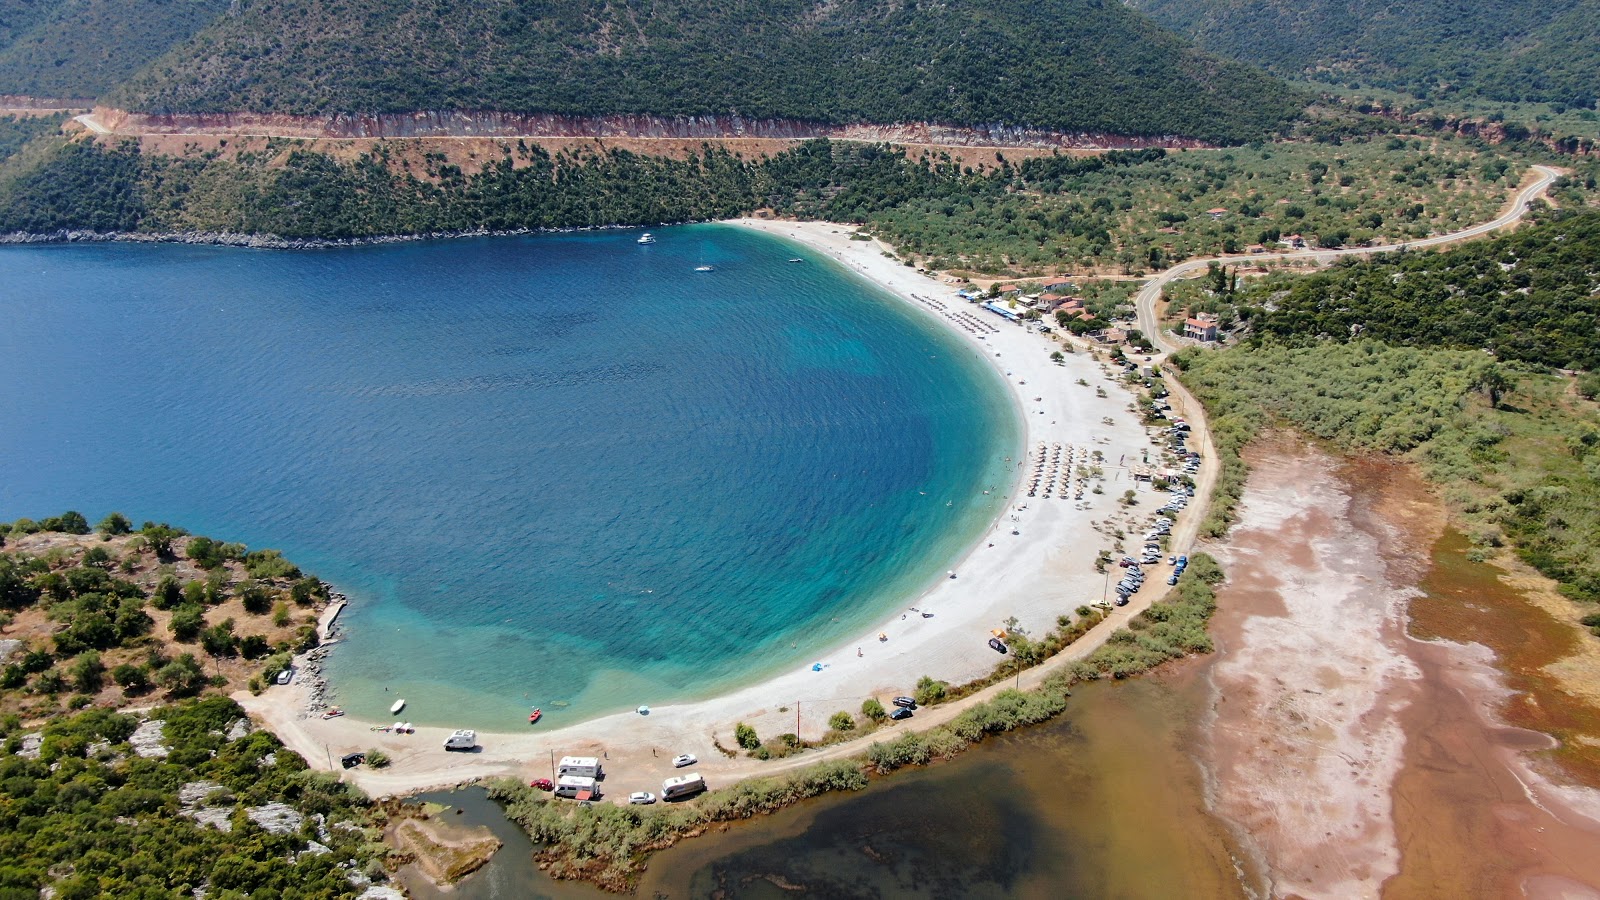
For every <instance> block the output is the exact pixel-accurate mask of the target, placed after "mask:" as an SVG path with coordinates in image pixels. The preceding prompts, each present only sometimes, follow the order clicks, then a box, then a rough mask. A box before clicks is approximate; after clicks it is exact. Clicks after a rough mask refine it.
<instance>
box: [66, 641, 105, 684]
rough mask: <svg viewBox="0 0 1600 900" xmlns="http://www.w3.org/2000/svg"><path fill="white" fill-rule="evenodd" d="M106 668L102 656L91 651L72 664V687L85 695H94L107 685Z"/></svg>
mask: <svg viewBox="0 0 1600 900" xmlns="http://www.w3.org/2000/svg"><path fill="white" fill-rule="evenodd" d="M105 674H106V666H105V663H102V662H101V661H100V654H98V653H96V652H94V651H93V650H90V651H89V652H87V653H85V654H83V655H82V656H79V657H78V658H77V660H75V661H74V662H73V663H72V686H73V687H74V688H76V689H77V690H78V691H79V692H81V693H84V694H93V693H96V692H98V691H99V690H100V688H101V687H102V686H103V685H104V684H105Z"/></svg>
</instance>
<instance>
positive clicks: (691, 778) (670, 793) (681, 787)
mask: <svg viewBox="0 0 1600 900" xmlns="http://www.w3.org/2000/svg"><path fill="white" fill-rule="evenodd" d="M705 789H706V780H705V779H704V778H701V777H700V775H699V773H697V772H690V773H689V774H687V775H678V776H676V777H673V778H668V779H667V780H666V781H663V782H661V799H663V800H676V799H677V798H679V797H687V796H689V795H690V794H698V793H700V792H701V791H703V790H705Z"/></svg>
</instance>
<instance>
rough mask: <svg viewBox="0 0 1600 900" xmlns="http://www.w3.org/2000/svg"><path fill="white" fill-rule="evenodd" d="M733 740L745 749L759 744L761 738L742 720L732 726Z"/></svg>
mask: <svg viewBox="0 0 1600 900" xmlns="http://www.w3.org/2000/svg"><path fill="white" fill-rule="evenodd" d="M733 740H734V742H735V743H737V744H738V745H739V746H740V747H741V748H742V749H745V750H754V749H756V748H757V747H759V746H761V738H760V737H758V736H757V735H756V730H755V729H754V728H751V727H750V726H749V725H746V724H745V723H743V722H740V723H739V724H737V725H735V726H733Z"/></svg>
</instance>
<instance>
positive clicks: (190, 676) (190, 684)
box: [155, 653, 206, 697]
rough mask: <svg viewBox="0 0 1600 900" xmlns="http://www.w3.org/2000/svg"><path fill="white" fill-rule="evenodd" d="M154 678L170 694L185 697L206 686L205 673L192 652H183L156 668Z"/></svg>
mask: <svg viewBox="0 0 1600 900" xmlns="http://www.w3.org/2000/svg"><path fill="white" fill-rule="evenodd" d="M155 680H156V684H158V685H160V686H161V687H162V688H163V689H164V690H166V691H167V692H168V693H169V694H171V695H172V696H174V697H186V696H189V695H190V694H194V693H198V692H199V690H200V689H201V688H203V687H205V686H206V673H205V670H203V669H201V668H200V661H199V660H197V659H195V658H194V654H193V653H185V654H183V655H182V656H180V657H178V658H177V659H175V660H173V661H172V662H169V663H167V664H166V665H164V666H162V667H161V668H160V669H157V670H156V678H155Z"/></svg>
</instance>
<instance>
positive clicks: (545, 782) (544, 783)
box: [528, 778, 556, 791]
mask: <svg viewBox="0 0 1600 900" xmlns="http://www.w3.org/2000/svg"><path fill="white" fill-rule="evenodd" d="M528 787H531V788H538V789H539V790H541V791H553V790H555V789H556V784H555V782H553V781H551V780H550V779H548V778H535V779H534V780H532V781H530V782H528Z"/></svg>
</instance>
